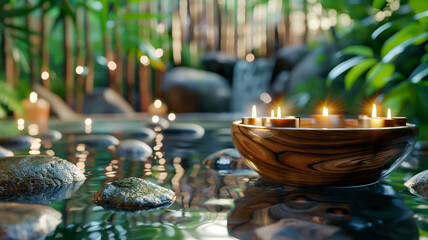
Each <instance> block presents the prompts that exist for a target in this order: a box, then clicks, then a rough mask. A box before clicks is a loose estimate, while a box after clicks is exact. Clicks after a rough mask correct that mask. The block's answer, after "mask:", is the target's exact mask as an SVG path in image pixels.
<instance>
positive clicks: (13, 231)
mask: <svg viewBox="0 0 428 240" xmlns="http://www.w3.org/2000/svg"><path fill="white" fill-rule="evenodd" d="M0 216H1V217H0V239H44V238H45V236H46V235H47V234H49V233H50V232H52V231H54V230H55V229H56V227H57V226H58V224H60V223H61V222H62V219H61V218H62V215H61V213H60V212H58V211H57V210H55V209H53V208H51V207H49V206H45V205H40V204H26V203H9V202H0Z"/></svg>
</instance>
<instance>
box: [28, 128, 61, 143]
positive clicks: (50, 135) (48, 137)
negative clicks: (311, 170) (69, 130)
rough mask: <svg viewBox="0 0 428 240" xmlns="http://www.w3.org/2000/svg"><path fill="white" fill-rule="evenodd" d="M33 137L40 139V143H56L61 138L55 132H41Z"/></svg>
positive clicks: (57, 132)
mask: <svg viewBox="0 0 428 240" xmlns="http://www.w3.org/2000/svg"><path fill="white" fill-rule="evenodd" d="M34 137H36V138H40V139H41V140H42V141H48V142H56V141H58V140H60V139H61V138H62V134H61V133H60V132H59V131H57V130H48V131H46V132H41V133H39V134H37V135H35V136H34Z"/></svg>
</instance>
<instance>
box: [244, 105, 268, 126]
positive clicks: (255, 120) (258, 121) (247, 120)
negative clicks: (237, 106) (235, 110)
mask: <svg viewBox="0 0 428 240" xmlns="http://www.w3.org/2000/svg"><path fill="white" fill-rule="evenodd" d="M242 124H247V125H256V126H262V125H263V120H262V118H260V117H257V108H256V105H253V110H252V112H251V117H243V118H242Z"/></svg>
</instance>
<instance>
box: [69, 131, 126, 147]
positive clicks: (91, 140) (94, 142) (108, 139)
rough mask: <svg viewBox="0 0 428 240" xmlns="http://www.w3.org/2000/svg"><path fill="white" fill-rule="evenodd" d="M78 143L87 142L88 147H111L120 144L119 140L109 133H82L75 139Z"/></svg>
mask: <svg viewBox="0 0 428 240" xmlns="http://www.w3.org/2000/svg"><path fill="white" fill-rule="evenodd" d="M73 142H74V143H76V144H85V145H86V146H88V147H109V146H116V145H118V144H119V140H118V139H117V138H115V137H113V136H112V135H108V134H92V135H81V136H77V137H76V138H75V139H73Z"/></svg>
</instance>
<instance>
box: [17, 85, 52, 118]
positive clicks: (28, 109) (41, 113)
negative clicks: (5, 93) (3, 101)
mask: <svg viewBox="0 0 428 240" xmlns="http://www.w3.org/2000/svg"><path fill="white" fill-rule="evenodd" d="M21 103H22V107H23V108H24V111H25V113H24V115H23V116H18V115H17V114H16V113H15V118H23V119H25V120H27V121H30V122H31V121H47V120H48V119H49V108H50V106H49V103H48V101H46V100H45V99H43V98H39V97H38V95H37V93H36V92H31V93H30V97H29V98H28V99H24V100H22V102H21Z"/></svg>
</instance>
